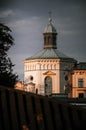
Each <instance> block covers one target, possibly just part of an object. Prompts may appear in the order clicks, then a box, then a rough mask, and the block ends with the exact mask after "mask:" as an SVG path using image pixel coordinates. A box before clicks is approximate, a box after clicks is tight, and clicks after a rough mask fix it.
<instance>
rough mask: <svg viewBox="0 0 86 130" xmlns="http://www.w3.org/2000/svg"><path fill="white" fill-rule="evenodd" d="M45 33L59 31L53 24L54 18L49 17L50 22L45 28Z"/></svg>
mask: <svg viewBox="0 0 86 130" xmlns="http://www.w3.org/2000/svg"><path fill="white" fill-rule="evenodd" d="M44 33H57V31H56V29H55V27H54V26H53V24H52V19H51V18H49V23H48V25H47V26H46V27H45V29H44Z"/></svg>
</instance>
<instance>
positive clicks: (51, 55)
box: [26, 48, 73, 60]
mask: <svg viewBox="0 0 86 130" xmlns="http://www.w3.org/2000/svg"><path fill="white" fill-rule="evenodd" d="M32 59H73V58H70V57H68V56H66V55H65V54H63V53H62V52H60V51H59V50H57V49H52V48H50V49H49V48H48V49H43V50H41V51H39V52H37V53H36V54H35V55H33V56H31V57H29V58H27V59H26V60H32Z"/></svg>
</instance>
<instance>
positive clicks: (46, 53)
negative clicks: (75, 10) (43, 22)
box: [24, 17, 76, 95]
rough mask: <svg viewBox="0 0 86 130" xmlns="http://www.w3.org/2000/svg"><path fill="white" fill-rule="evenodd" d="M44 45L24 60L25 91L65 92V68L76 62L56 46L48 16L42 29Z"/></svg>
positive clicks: (55, 34) (54, 35)
mask: <svg viewBox="0 0 86 130" xmlns="http://www.w3.org/2000/svg"><path fill="white" fill-rule="evenodd" d="M43 36H44V47H43V49H42V50H39V51H38V52H37V53H36V54H34V55H33V56H31V57H28V58H27V59H25V60H24V83H25V86H26V88H25V89H26V91H30V92H35V93H38V94H41V95H51V94H55V93H65V90H64V86H65V84H66V82H68V79H67V81H66V80H65V75H67V73H66V69H70V68H71V66H73V65H74V64H75V62H76V60H75V59H73V58H70V57H68V56H66V55H65V54H63V53H62V52H60V51H59V50H58V48H57V31H56V29H55V27H54V26H53V24H52V18H51V17H49V20H48V24H47V26H46V27H45V29H44V33H43Z"/></svg>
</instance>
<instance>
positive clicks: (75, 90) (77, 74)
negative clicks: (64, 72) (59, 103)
mask: <svg viewBox="0 0 86 130" xmlns="http://www.w3.org/2000/svg"><path fill="white" fill-rule="evenodd" d="M80 78H81V79H83V87H82V88H79V87H78V79H80ZM80 93H83V94H84V97H86V70H74V74H73V75H72V97H74V98H75V97H78V96H79V94H80Z"/></svg>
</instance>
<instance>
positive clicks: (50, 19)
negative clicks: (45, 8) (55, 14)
mask: <svg viewBox="0 0 86 130" xmlns="http://www.w3.org/2000/svg"><path fill="white" fill-rule="evenodd" d="M51 14H52V12H51V11H49V23H51V22H52V18H51Z"/></svg>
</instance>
